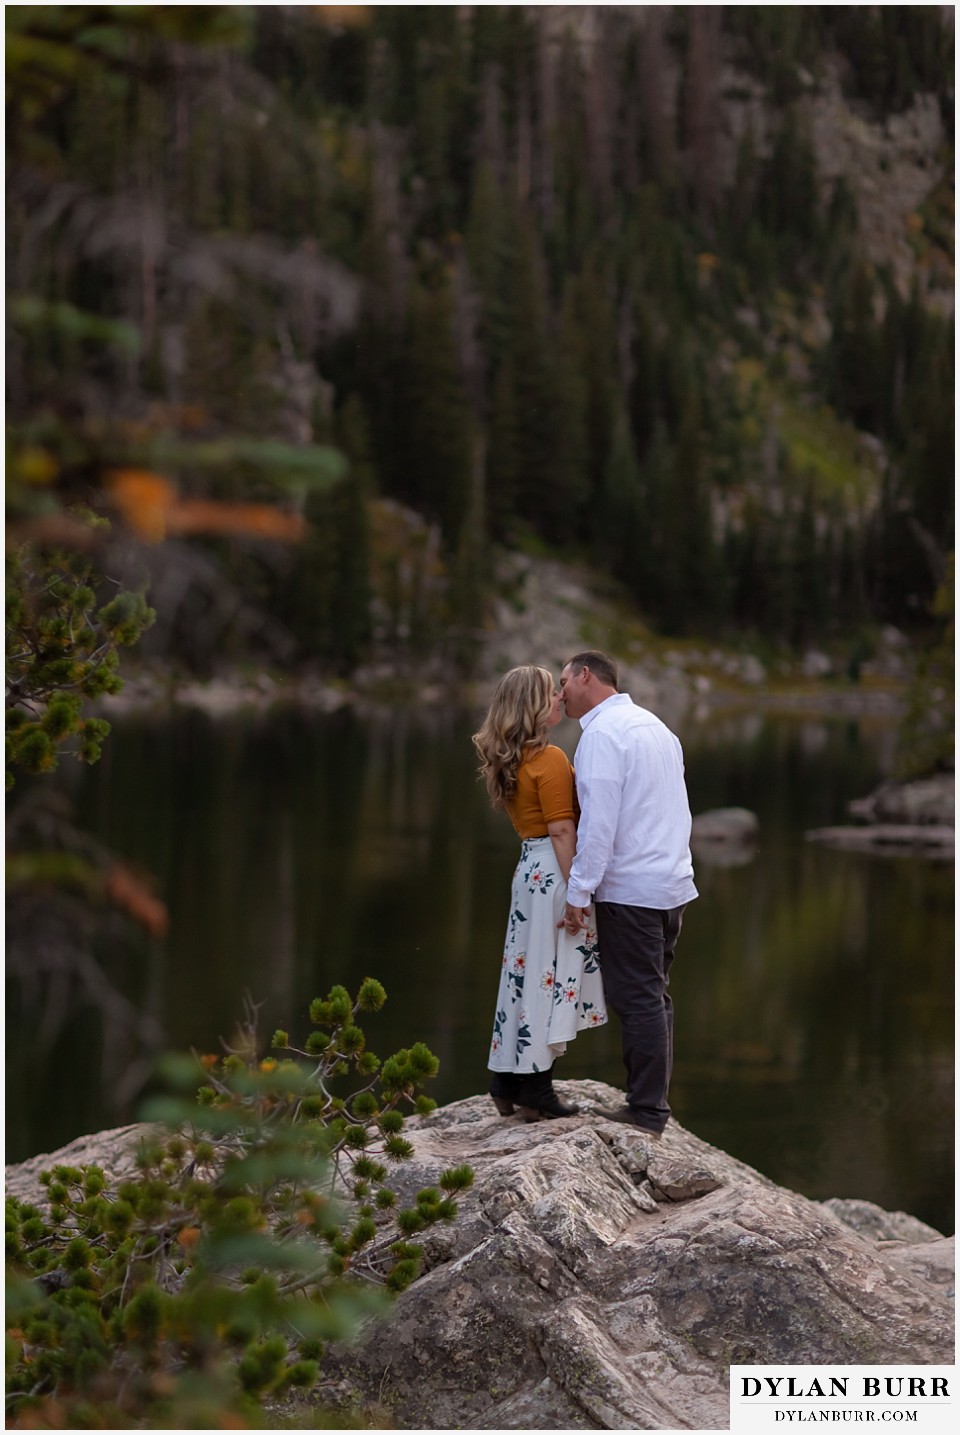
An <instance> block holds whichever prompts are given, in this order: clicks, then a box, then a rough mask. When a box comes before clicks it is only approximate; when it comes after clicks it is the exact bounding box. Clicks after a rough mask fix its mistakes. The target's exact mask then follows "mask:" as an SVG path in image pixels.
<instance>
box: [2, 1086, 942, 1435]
mask: <svg viewBox="0 0 960 1435" xmlns="http://www.w3.org/2000/svg"><path fill="white" fill-rule="evenodd" d="M557 1086H558V1090H559V1091H560V1092H561V1093H562V1094H563V1095H564V1096H566V1097H567V1098H570V1099H573V1100H576V1101H577V1102H579V1104H580V1106H581V1115H580V1116H577V1117H573V1118H570V1119H568V1120H564V1121H544V1122H539V1123H537V1124H534V1125H525V1124H523V1123H522V1122H521V1121H520V1119H519V1118H518V1117H513V1118H509V1119H503V1118H502V1117H499V1116H497V1114H496V1112H495V1111H494V1109H493V1106H492V1104H491V1103H490V1101H489V1099H488V1098H487V1097H479V1096H477V1097H471V1098H469V1099H468V1100H465V1101H458V1102H455V1103H453V1104H452V1105H450V1106H446V1107H443V1108H441V1109H440V1110H438V1111H436V1112H435V1113H434V1114H433V1115H432V1116H429V1117H425V1118H415V1119H413V1120H411V1121H410V1122H409V1123H408V1131H407V1134H408V1135H409V1138H410V1140H411V1142H412V1143H413V1145H414V1148H415V1154H414V1157H413V1159H412V1161H411V1162H409V1163H406V1164H404V1165H402V1166H399V1167H398V1168H397V1172H396V1185H397V1187H398V1189H399V1191H400V1192H401V1194H402V1195H405V1196H409V1195H413V1194H414V1193H415V1192H416V1191H417V1190H418V1189H419V1188H420V1187H422V1186H424V1185H428V1184H433V1183H434V1182H435V1181H436V1178H437V1177H438V1175H439V1173H440V1172H441V1171H442V1170H443V1169H444V1168H446V1167H448V1166H451V1165H455V1164H459V1163H461V1162H465V1161H466V1162H469V1163H470V1165H472V1166H473V1168H474V1171H475V1173H476V1180H475V1184H474V1187H473V1189H472V1190H471V1191H470V1192H468V1193H466V1194H465V1195H464V1196H463V1197H462V1198H461V1199H460V1216H459V1217H458V1219H457V1221H456V1222H455V1223H454V1224H452V1225H450V1226H444V1227H441V1228H436V1227H434V1228H432V1229H430V1230H429V1231H428V1232H427V1233H426V1234H425V1235H424V1237H423V1238H422V1244H423V1247H424V1252H425V1261H424V1274H423V1276H422V1277H421V1278H420V1279H419V1280H418V1281H416V1282H415V1283H414V1285H413V1286H411V1287H410V1288H409V1290H407V1291H405V1292H404V1293H403V1295H401V1296H400V1297H399V1299H398V1301H397V1304H396V1307H395V1309H394V1311H393V1313H392V1315H391V1317H390V1318H389V1319H388V1320H387V1321H386V1322H385V1323H384V1322H379V1323H374V1324H371V1325H370V1326H369V1327H368V1328H367V1329H366V1330H365V1331H364V1332H363V1334H362V1337H361V1339H360V1341H359V1342H358V1343H357V1344H355V1345H353V1346H350V1347H344V1348H334V1349H332V1350H331V1351H330V1352H329V1354H328V1357H327V1359H326V1360H325V1362H324V1377H325V1378H324V1383H323V1391H322V1403H323V1404H324V1406H325V1407H329V1405H330V1403H331V1401H336V1402H343V1403H344V1404H350V1405H356V1404H361V1405H364V1406H366V1407H368V1409H372V1410H374V1411H375V1412H377V1414H378V1417H379V1418H378V1421H377V1423H379V1424H384V1423H386V1424H388V1425H390V1424H392V1427H393V1428H399V1429H404V1428H411V1429H420V1430H424V1429H426V1430H430V1429H447V1430H449V1429H457V1428H459V1429H479V1430H484V1429H507V1430H520V1429H522V1430H551V1429H564V1430H619V1429H653V1430H656V1429H723V1428H725V1427H726V1426H727V1424H728V1392H727V1381H728V1367H729V1366H730V1364H732V1363H757V1364H778V1365H779V1364H800V1365H802V1364H867V1365H870V1364H891V1365H892V1364H904V1363H918V1364H938V1363H952V1361H953V1349H954V1347H953V1304H952V1294H953V1291H952V1281H953V1274H952V1271H953V1266H952V1257H953V1242H952V1241H951V1240H946V1239H944V1238H943V1237H941V1236H939V1234H938V1233H937V1232H935V1231H932V1230H931V1229H930V1228H929V1227H927V1226H924V1225H923V1224H922V1223H920V1222H918V1221H915V1220H914V1219H913V1218H911V1217H909V1216H905V1215H903V1213H894V1214H892V1215H891V1214H890V1213H887V1212H883V1211H880V1210H879V1208H877V1207H875V1206H871V1205H870V1204H869V1203H867V1202H851V1201H841V1202H833V1203H822V1204H821V1203H817V1202H814V1201H810V1200H807V1199H805V1198H804V1197H802V1196H798V1195H796V1194H795V1193H794V1192H792V1191H787V1190H784V1189H783V1188H782V1187H779V1186H777V1185H775V1184H774V1183H773V1182H772V1181H770V1180H768V1179H766V1178H765V1177H763V1176H761V1175H759V1174H758V1173H757V1172H756V1171H753V1170H752V1169H751V1168H750V1167H748V1166H745V1165H743V1164H742V1163H741V1162H739V1161H736V1160H735V1159H734V1158H733V1157H731V1156H728V1155H726V1154H724V1153H723V1152H722V1151H718V1150H717V1149H715V1148H714V1147H711V1146H708V1145H707V1144H706V1143H705V1142H703V1141H700V1140H698V1138H697V1137H696V1136H694V1135H692V1134H691V1133H690V1132H688V1131H685V1130H684V1129H683V1128H682V1127H681V1126H679V1125H677V1124H676V1123H675V1122H671V1123H670V1125H669V1126H668V1128H667V1130H666V1132H665V1134H664V1137H663V1140H662V1141H661V1142H660V1143H654V1142H649V1141H647V1140H645V1139H644V1137H643V1136H642V1134H641V1133H640V1132H639V1131H636V1130H635V1129H634V1128H632V1127H627V1126H622V1125H619V1124H617V1123H614V1122H611V1121H608V1120H605V1119H604V1118H603V1117H602V1116H600V1115H599V1113H598V1111H597V1108H598V1106H599V1105H601V1104H611V1103H616V1102H618V1101H619V1100H622V1095H621V1093H619V1092H616V1091H614V1090H613V1089H612V1088H611V1087H608V1086H604V1085H603V1084H601V1083H599V1082H592V1081H579V1082H558V1083H557ZM138 1130H139V1128H136V1127H126V1128H123V1129H122V1130H120V1131H118V1132H107V1133H101V1134H100V1135H99V1136H98V1137H95V1138H84V1140H83V1141H82V1142H74V1143H72V1145H71V1146H70V1147H68V1148H66V1149H65V1150H64V1151H63V1152H58V1153H56V1155H55V1156H52V1157H37V1158H34V1160H33V1161H31V1162H26V1163H23V1165H21V1166H20V1167H12V1168H8V1169H7V1188H8V1191H11V1192H15V1193H17V1194H22V1195H24V1196H30V1195H34V1194H36V1192H37V1189H38V1188H37V1186H36V1178H37V1175H38V1174H39V1171H40V1170H42V1169H44V1168H45V1167H47V1166H49V1165H50V1164H51V1163H52V1162H53V1161H54V1160H65V1161H68V1162H71V1163H74V1162H82V1161H83V1160H96V1161H97V1162H98V1163H99V1164H101V1165H104V1166H105V1167H106V1168H107V1169H108V1170H123V1169H124V1167H125V1165H126V1163H127V1162H128V1160H129V1149H130V1146H131V1143H132V1141H133V1138H134V1136H135V1135H136V1134H137V1132H138ZM831 1207H832V1208H833V1209H831ZM301 1399H302V1398H301ZM288 1413H289V1412H288ZM301 1415H302V1416H303V1417H304V1418H307V1419H309V1408H307V1409H306V1410H303V1411H300V1412H299V1413H298V1415H297V1418H298V1419H299V1418H300V1416H301Z"/></svg>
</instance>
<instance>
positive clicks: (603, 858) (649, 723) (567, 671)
mask: <svg viewBox="0 0 960 1435" xmlns="http://www.w3.org/2000/svg"><path fill="white" fill-rule="evenodd" d="M618 681H619V679H618V673H617V665H616V663H615V662H614V661H613V659H612V658H609V657H607V655H606V654H605V653H598V652H583V653H577V654H576V656H575V657H573V658H571V659H570V661H569V662H568V663H566V664H565V665H564V668H563V671H562V672H561V674H560V695H561V699H562V701H563V705H564V708H565V709H566V713H567V716H568V717H572V718H579V720H580V726H581V728H582V730H583V731H582V736H581V738H580V742H579V745H578V747H577V752H576V758H575V767H576V774H577V797H578V799H579V802H580V809H581V815H580V823H579V826H578V829H577V851H576V856H575V857H574V860H573V866H572V867H571V869H570V880H569V882H568V884H567V905H566V909H565V911H564V916H563V921H562V925H563V926H565V927H566V929H567V931H568V932H571V933H574V934H575V933H576V932H578V931H579V930H580V928H581V926H582V925H583V922H584V916H585V909H586V907H587V906H588V904H589V902H590V899H591V897H593V899H594V902H595V906H596V914H597V940H598V944H599V948H600V969H601V972H602V974H603V985H604V990H605V992H606V997H607V1003H608V1005H609V1006H610V1007H612V1008H613V1010H614V1011H615V1012H616V1014H617V1016H618V1017H619V1018H620V1025H621V1035H622V1044H623V1060H624V1064H625V1066H626V1068H627V1104H626V1105H625V1106H623V1107H618V1108H616V1109H615V1110H613V1111H605V1112H604V1115H605V1116H607V1117H609V1118H611V1119H613V1120H615V1121H625V1122H628V1123H630V1124H632V1125H634V1126H637V1127H639V1128H640V1129H641V1130H642V1131H643V1132H644V1134H645V1135H647V1136H648V1137H651V1138H653V1139H654V1140H659V1138H660V1135H661V1133H662V1131H663V1128H664V1127H665V1126H666V1124H667V1121H668V1120H669V1118H670V1107H669V1105H668V1103H667V1092H668V1089H669V1086H670V1076H671V1072H672V1069H673V1004H672V1002H671V1000H670V995H669V992H668V990H667V988H668V985H669V980H670V965H671V963H672V961H673V954H674V948H675V947H676V943H677V938H678V936H679V935H680V924H681V921H682V919H683V910H684V907H685V906H686V904H687V903H688V902H690V901H692V900H693V898H694V897H696V895H697V889H696V887H695V886H694V884H693V863H692V861H691V859H690V805H689V802H688V800H687V790H686V786H685V783H684V778H683V752H682V750H681V747H680V743H679V742H678V741H677V739H676V737H674V735H673V733H672V732H671V731H670V729H669V728H667V727H665V726H664V724H663V723H662V722H661V721H660V719H659V718H658V717H656V716H654V714H653V713H651V712H647V710H646V709H645V708H642V707H639V706H638V705H637V704H636V703H635V702H634V701H633V700H632V698H631V697H630V696H629V695H628V694H627V693H621V692H619V691H618Z"/></svg>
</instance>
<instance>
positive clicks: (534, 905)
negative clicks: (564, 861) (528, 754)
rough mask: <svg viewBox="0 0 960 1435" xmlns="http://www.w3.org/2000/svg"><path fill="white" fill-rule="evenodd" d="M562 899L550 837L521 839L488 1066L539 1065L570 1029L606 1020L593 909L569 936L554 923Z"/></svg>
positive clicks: (548, 1061)
mask: <svg viewBox="0 0 960 1435" xmlns="http://www.w3.org/2000/svg"><path fill="white" fill-rule="evenodd" d="M566 899H567V884H566V882H564V880H563V877H562V876H561V873H560V868H559V865H558V863H557V858H556V854H555V852H554V850H553V843H552V842H551V841H550V838H549V837H530V838H527V839H526V840H525V841H524V842H523V844H522V846H521V848H520V861H519V862H518V863H517V869H516V871H515V872H514V874H513V888H512V890H511V894H510V918H509V921H508V923H507V936H506V941H505V942H504V950H503V965H502V969H501V972H500V989H499V991H498V993H497V1014H496V1018H495V1020H494V1024H493V1040H492V1041H491V1043H490V1056H489V1059H488V1061H487V1066H488V1068H489V1069H490V1070H491V1071H513V1072H531V1071H547V1070H549V1068H550V1067H551V1066H552V1064H553V1062H554V1061H555V1060H556V1058H557V1057H558V1056H562V1055H563V1053H564V1051H566V1046H567V1042H568V1041H572V1040H573V1038H574V1037H575V1036H576V1035H577V1032H578V1031H582V1030H583V1028H584V1027H587V1026H602V1025H603V1024H604V1022H605V1021H606V1020H607V1008H606V1004H605V1002H604V998H603V983H602V981H601V977H600V966H599V963H598V961H597V931H596V923H595V921H594V915H593V908H592V907H591V908H589V910H588V912H587V926H586V927H585V928H584V929H583V930H582V931H581V932H579V933H578V934H577V936H575V937H571V935H570V934H569V932H567V931H566V930H565V929H564V928H563V927H558V926H557V923H558V922H559V921H560V918H561V917H562V916H563V909H564V905H565V903H566Z"/></svg>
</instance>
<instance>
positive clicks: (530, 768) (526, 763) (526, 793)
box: [507, 744, 575, 838]
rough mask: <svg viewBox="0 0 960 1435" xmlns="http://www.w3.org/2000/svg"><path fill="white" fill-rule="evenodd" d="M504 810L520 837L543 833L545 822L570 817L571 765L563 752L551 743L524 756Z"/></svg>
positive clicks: (572, 807)
mask: <svg viewBox="0 0 960 1435" xmlns="http://www.w3.org/2000/svg"><path fill="white" fill-rule="evenodd" d="M507 811H508V813H509V814H510V821H511V822H512V823H513V825H514V827H515V828H516V829H517V832H518V833H519V835H520V836H521V837H523V838H526V837H546V836H547V823H548V822H562V821H563V819H564V818H565V817H569V818H570V819H571V820H573V818H574V816H575V812H574V791H573V768H572V766H571V765H570V759H569V758H568V757H567V755H566V753H565V752H561V751H560V749H559V748H558V747H554V746H553V745H552V744H551V745H550V746H548V747H544V748H541V750H540V751H539V752H535V753H533V754H532V755H531V756H530V757H525V758H524V759H523V761H522V762H521V764H520V768H519V771H518V772H517V790H516V792H515V793H514V794H513V797H512V798H511V799H510V801H509V802H508V803H507Z"/></svg>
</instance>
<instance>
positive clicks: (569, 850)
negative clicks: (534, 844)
mask: <svg viewBox="0 0 960 1435" xmlns="http://www.w3.org/2000/svg"><path fill="white" fill-rule="evenodd" d="M547 831H548V832H549V834H550V841H551V842H552V843H553V850H554V853H555V855H556V859H557V865H558V867H559V868H560V871H561V874H562V876H563V880H564V881H565V882H567V881H569V879H570V864H571V863H572V862H573V854H574V853H575V852H576V850H577V829H576V827H575V825H574V823H573V821H572V819H571V818H569V817H564V818H562V819H561V820H560V821H559V822H548V823H547Z"/></svg>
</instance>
